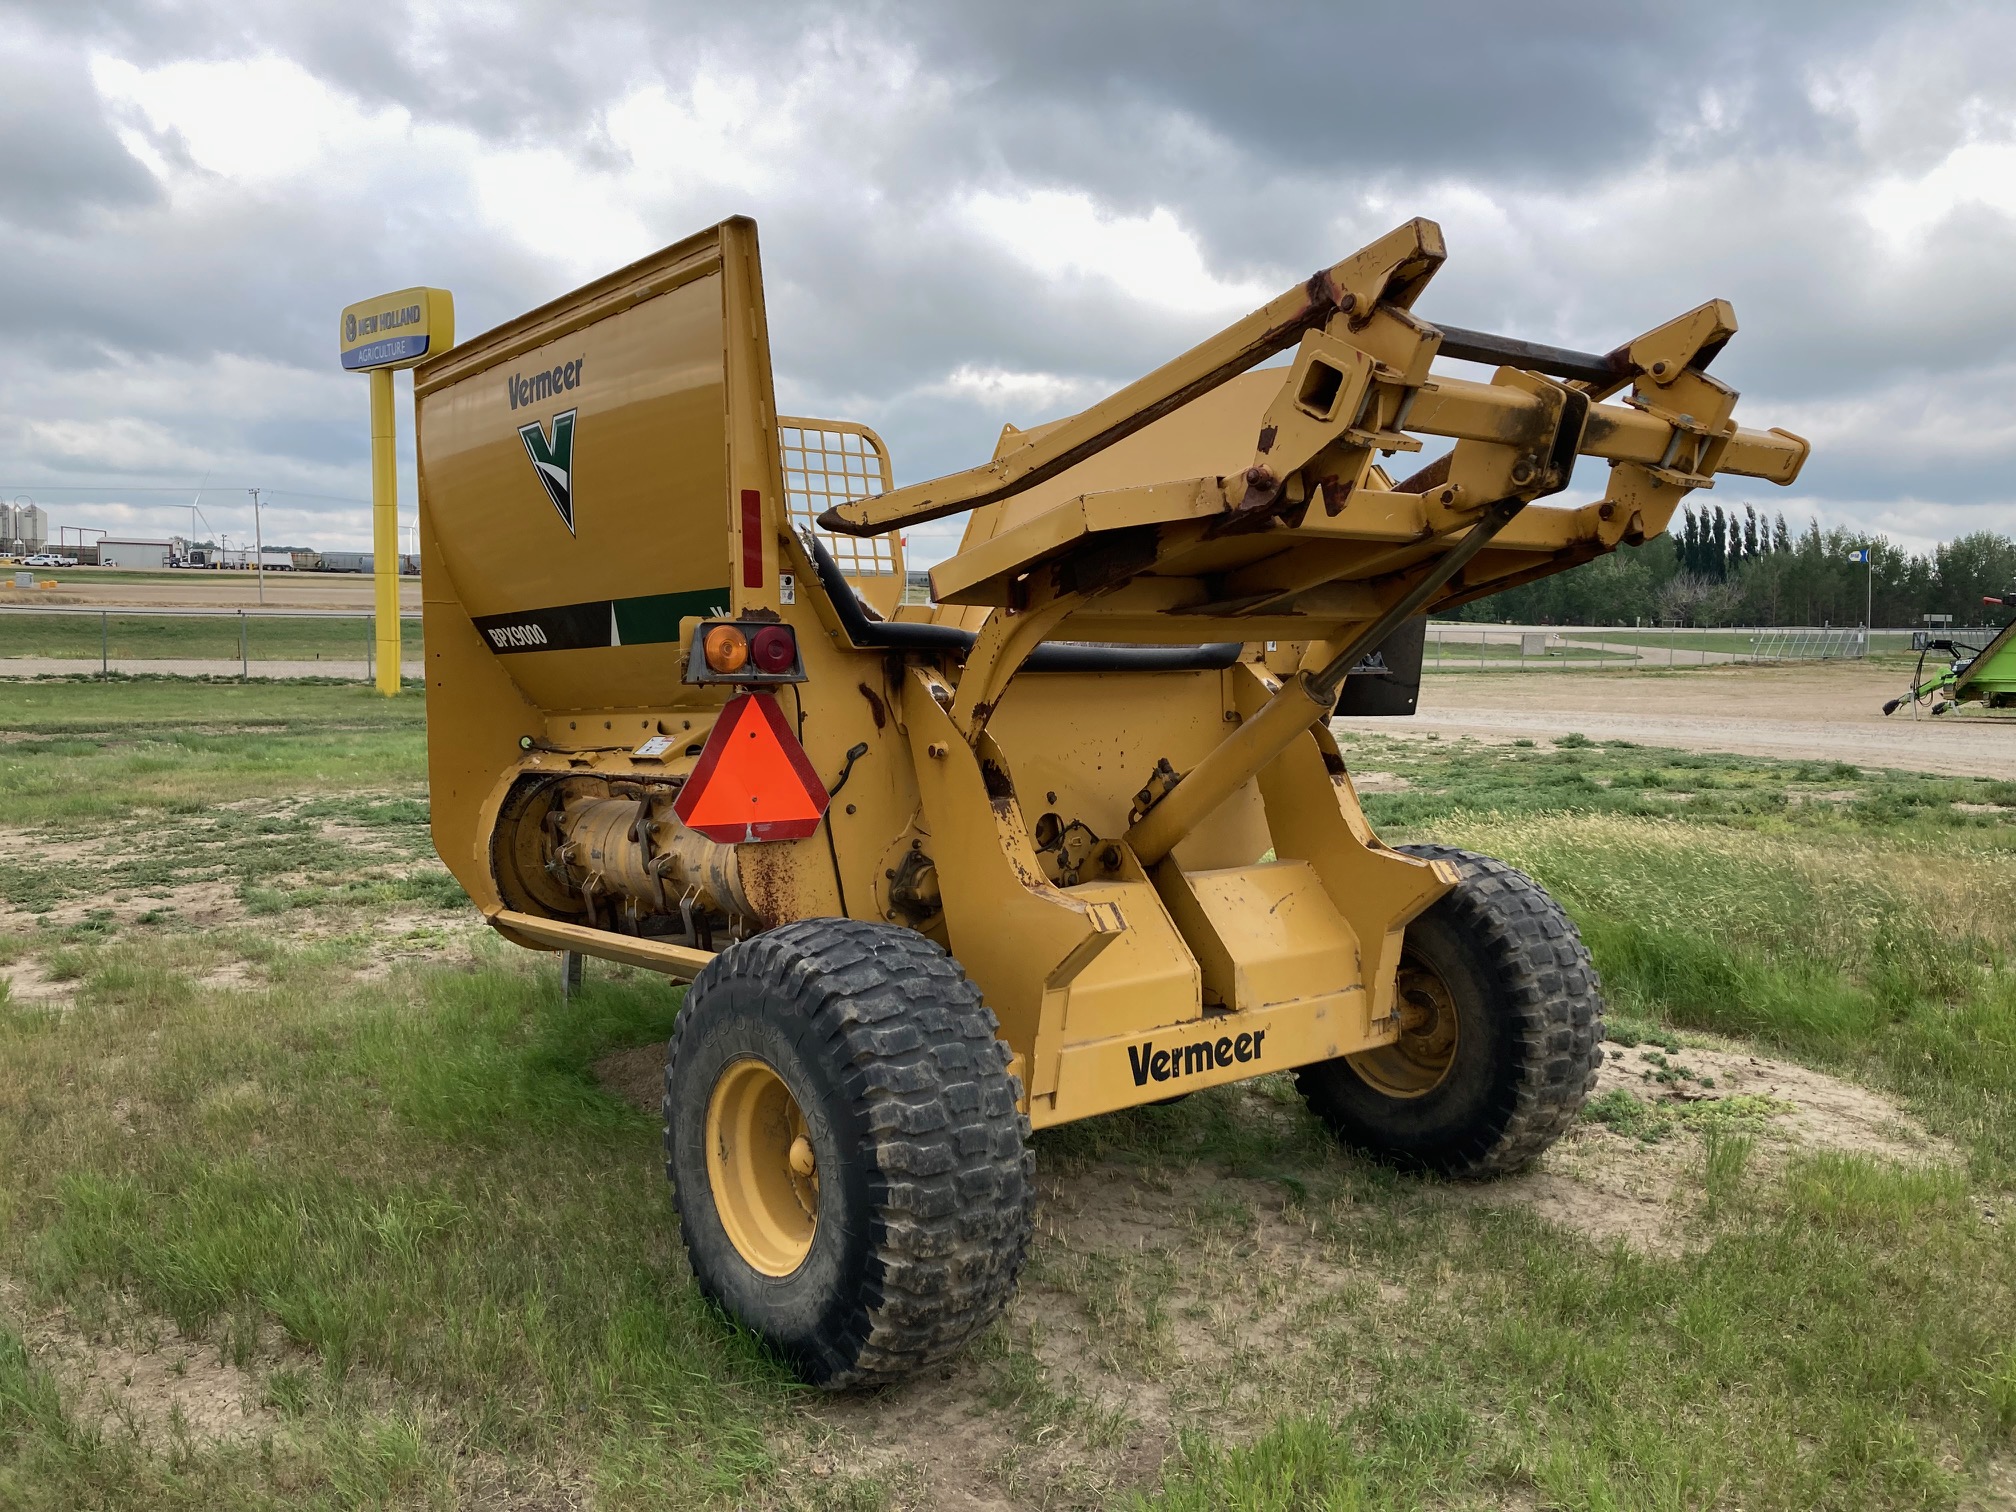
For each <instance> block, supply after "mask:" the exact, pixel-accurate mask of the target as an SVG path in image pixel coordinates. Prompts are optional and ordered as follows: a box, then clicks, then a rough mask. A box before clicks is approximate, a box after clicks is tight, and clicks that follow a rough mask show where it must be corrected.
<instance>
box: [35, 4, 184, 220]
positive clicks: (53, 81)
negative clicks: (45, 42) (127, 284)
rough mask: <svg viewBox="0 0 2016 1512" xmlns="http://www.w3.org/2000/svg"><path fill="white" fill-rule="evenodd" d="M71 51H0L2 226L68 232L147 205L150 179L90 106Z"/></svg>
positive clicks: (90, 94)
mask: <svg viewBox="0 0 2016 1512" xmlns="http://www.w3.org/2000/svg"><path fill="white" fill-rule="evenodd" d="M96 106H97V94H96V91H95V90H94V89H93V88H92V85H91V78H90V75H89V73H87V72H86V70H85V69H84V67H83V65H82V62H81V60H80V59H79V58H78V57H77V56H76V54H75V53H74V52H68V51H64V50H62V49H58V48H54V47H37V46H35V45H34V44H33V43H32V42H28V41H27V40H26V39H23V42H22V44H21V45H17V46H16V47H14V48H12V49H6V50H0V142H5V143H7V144H8V145H7V150H6V151H5V152H4V153H0V220H5V221H6V222H8V223H11V224H13V225H17V226H27V227H34V228H36V229H38V230H43V231H48V230H52V229H53V230H74V229H75V228H77V227H78V226H79V224H80V223H81V222H82V221H83V219H84V218H85V217H86V216H87V215H88V214H89V213H90V212H91V211H93V210H119V209H130V208H133V207H135V206H140V205H146V204H149V203H152V202H153V201H154V200H155V199H156V197H157V195H158V193H159V190H158V187H157V186H156V184H155V182H154V177H153V175H152V174H150V173H149V172H148V171H147V170H146V168H145V167H143V166H142V165H141V164H140V163H139V162H138V161H137V160H136V159H135V158H134V157H133V155H132V154H131V153H130V152H128V151H127V150H126V148H125V147H124V146H123V145H121V143H120V141H119V137H118V134H117V132H116V131H115V130H114V129H113V126H112V123H111V122H110V121H109V120H108V119H107V118H106V117H105V115H104V113H103V112H102V111H100V110H98V109H97V108H96Z"/></svg>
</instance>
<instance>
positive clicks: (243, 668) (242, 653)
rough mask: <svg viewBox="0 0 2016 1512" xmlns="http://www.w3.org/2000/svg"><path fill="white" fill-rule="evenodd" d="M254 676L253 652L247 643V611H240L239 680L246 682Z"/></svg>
mask: <svg viewBox="0 0 2016 1512" xmlns="http://www.w3.org/2000/svg"><path fill="white" fill-rule="evenodd" d="M251 676H252V652H251V648H250V647H249V646H248V645H247V643H246V637H245V611H244V610H243V609H240V610H239V611H238V680H239V681H240V682H244V681H246V680H247V679H249V678H250V677H251Z"/></svg>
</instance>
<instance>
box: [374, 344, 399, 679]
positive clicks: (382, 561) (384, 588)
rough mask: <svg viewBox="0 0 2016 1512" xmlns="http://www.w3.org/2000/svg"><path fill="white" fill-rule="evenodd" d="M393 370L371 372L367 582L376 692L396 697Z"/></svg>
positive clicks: (396, 520) (396, 503)
mask: <svg viewBox="0 0 2016 1512" xmlns="http://www.w3.org/2000/svg"><path fill="white" fill-rule="evenodd" d="M392 404H393V401H392V370H391V369H390V368H374V369H372V371H371V578H372V602H373V608H374V610H375V620H374V625H375V631H374V634H373V640H374V641H375V642H376V645H377V656H378V691H379V692H380V693H382V694H384V695H385V696H386V697H387V698H393V697H396V696H397V695H398V692H399V462H398V446H397V438H396V436H395V433H394V422H393V408H392Z"/></svg>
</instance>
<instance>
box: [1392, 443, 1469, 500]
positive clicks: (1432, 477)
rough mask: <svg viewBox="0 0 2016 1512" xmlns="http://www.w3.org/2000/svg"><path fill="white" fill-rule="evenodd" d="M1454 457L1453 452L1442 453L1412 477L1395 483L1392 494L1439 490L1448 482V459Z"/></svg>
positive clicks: (1422, 492)
mask: <svg viewBox="0 0 2016 1512" xmlns="http://www.w3.org/2000/svg"><path fill="white" fill-rule="evenodd" d="M1455 455H1456V454H1455V453H1454V452H1444V453H1443V454H1442V455H1441V456H1439V457H1437V458H1436V459H1435V460H1434V461H1433V462H1430V463H1429V464H1428V465H1427V466H1426V467H1424V468H1422V469H1421V470H1420V471H1419V472H1417V473H1415V474H1414V475H1413V476H1412V477H1409V478H1406V479H1404V480H1403V481H1401V482H1399V483H1395V484H1394V485H1393V492H1395V493H1411V494H1424V493H1427V492H1428V491H1429V490H1430V489H1431V488H1440V487H1441V486H1442V485H1443V484H1444V483H1447V482H1448V481H1449V459H1450V458H1451V457H1454V456H1455Z"/></svg>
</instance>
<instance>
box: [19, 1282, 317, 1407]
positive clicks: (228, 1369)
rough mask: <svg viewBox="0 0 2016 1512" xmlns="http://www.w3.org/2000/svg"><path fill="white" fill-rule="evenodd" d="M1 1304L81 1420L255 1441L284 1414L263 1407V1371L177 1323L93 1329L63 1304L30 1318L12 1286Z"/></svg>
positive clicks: (128, 1321) (138, 1321) (141, 1321)
mask: <svg viewBox="0 0 2016 1512" xmlns="http://www.w3.org/2000/svg"><path fill="white" fill-rule="evenodd" d="M0 1305H4V1307H5V1309H6V1311H7V1312H8V1313H10V1314H12V1315H13V1319H14V1321H15V1322H16V1324H17V1326H19V1328H20V1330H21V1338H22V1342H23V1343H24V1344H25V1345H26V1346H27V1350H28V1353H29V1355H30V1357H31V1358H33V1360H34V1361H35V1363H36V1364H37V1365H39V1366H41V1367H42V1368H43V1369H44V1370H47V1371H48V1372H49V1373H50V1374H51V1375H53V1376H54V1377H55V1378H56V1382H57V1385H58V1387H59V1389H60V1390H61V1391H62V1393H63V1399H64V1405H65V1406H66V1407H67V1408H68V1409H69V1411H70V1413H71V1415H72V1416H73V1418H74V1419H75V1420H76V1421H77V1422H78V1423H80V1424H82V1425H89V1426H94V1427H98V1428H101V1429H103V1430H104V1431H105V1432H108V1433H117V1432H120V1431H122V1430H124V1431H127V1432H130V1433H132V1434H134V1435H135V1436H136V1437H138V1438H140V1439H141V1440H142V1441H144V1442H147V1443H150V1444H155V1445H167V1444H171V1443H172V1442H173V1441H174V1439H175V1438H176V1436H177V1434H178V1432H179V1433H180V1434H182V1435H186V1436H187V1437H189V1438H195V1439H213V1440H226V1439H253V1438H258V1437H260V1436H261V1435H263V1434H267V1433H270V1432H273V1431H274V1430H275V1429H277V1428H278V1427H279V1426H280V1418H279V1416H278V1414H276V1413H275V1412H274V1411H273V1410H272V1409H271V1408H270V1407H267V1406H265V1405H263V1403H262V1397H263V1392H262V1391H261V1389H260V1387H259V1384H258V1381H257V1380H256V1378H255V1377H254V1376H253V1375H252V1374H251V1373H250V1372H247V1371H244V1370H240V1369H239V1368H238V1367H237V1366H236V1365H233V1364H230V1363H229V1362H227V1361H225V1360H223V1359H222V1358H220V1357H219V1354H218V1351H217V1348H216V1346H214V1345H212V1344H208V1343H203V1342H200V1341H197V1340H193V1339H189V1338H186V1337H184V1336H183V1335H182V1334H181V1333H180V1332H179V1331H178V1330H177V1329H176V1328H175V1326H174V1325H173V1324H171V1323H168V1322H165V1321H161V1320H148V1319H145V1318H142V1317H139V1316H133V1317H129V1318H125V1319H122V1320H121V1321H120V1323H119V1324H118V1325H117V1326H116V1329H114V1330H110V1331H104V1330H101V1331H97V1332H88V1333H87V1332H86V1331H85V1330H84V1329H82V1328H81V1327H79V1326H78V1325H77V1324H76V1322H75V1321H74V1320H73V1319H72V1318H71V1316H70V1314H69V1313H68V1312H66V1311H64V1310H62V1309H58V1310H57V1311H55V1312H53V1313H49V1314H47V1315H45V1316H41V1317H26V1316H23V1309H22V1308H21V1306H20V1304H19V1294H18V1292H17V1290H16V1289H15V1287H14V1286H13V1285H12V1283H9V1282H0Z"/></svg>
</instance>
